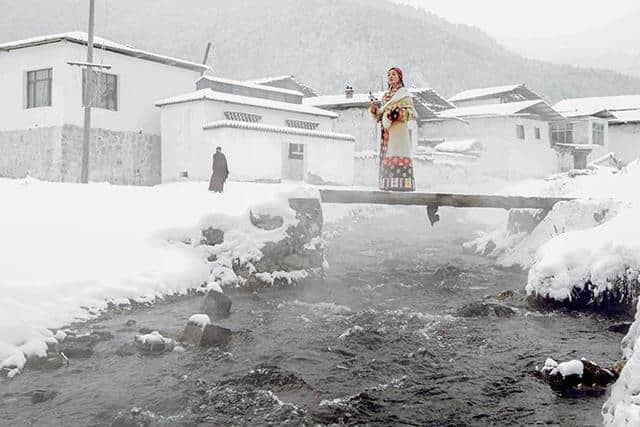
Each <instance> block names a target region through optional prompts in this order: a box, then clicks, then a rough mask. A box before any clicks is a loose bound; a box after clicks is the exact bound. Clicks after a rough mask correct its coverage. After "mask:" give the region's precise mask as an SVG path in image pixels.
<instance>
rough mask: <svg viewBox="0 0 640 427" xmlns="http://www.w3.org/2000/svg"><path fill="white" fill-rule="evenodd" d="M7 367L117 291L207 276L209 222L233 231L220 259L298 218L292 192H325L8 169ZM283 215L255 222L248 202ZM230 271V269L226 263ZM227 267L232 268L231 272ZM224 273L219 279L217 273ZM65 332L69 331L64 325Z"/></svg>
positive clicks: (2, 227) (248, 251)
mask: <svg viewBox="0 0 640 427" xmlns="http://www.w3.org/2000/svg"><path fill="white" fill-rule="evenodd" d="M0 194H2V208H1V209H0V370H2V369H4V370H5V371H7V372H9V373H10V374H11V375H15V374H16V373H17V372H19V370H20V369H21V368H22V367H23V365H24V363H25V356H29V355H41V356H42V355H45V352H46V348H47V346H46V343H47V342H52V343H53V342H55V341H56V337H54V334H53V332H52V329H53V330H54V331H55V330H56V329H58V328H61V327H62V326H64V325H67V324H69V323H70V322H74V321H78V320H86V319H89V318H92V317H94V316H96V315H97V314H98V313H99V311H100V310H101V309H104V308H105V307H106V306H107V304H108V302H109V301H112V302H116V303H124V302H129V300H136V301H152V300H154V299H155V298H157V297H161V296H163V295H167V294H175V293H183V292H186V291H187V290H188V289H191V288H195V287H199V286H201V285H202V284H204V283H207V282H209V284H210V286H209V287H211V288H218V286H219V285H220V284H224V277H222V278H220V277H218V276H217V275H216V271H213V272H211V271H210V268H209V265H208V263H207V257H208V256H209V255H210V254H211V252H212V249H210V248H208V247H203V246H200V247H198V246H197V244H198V243H199V241H200V239H201V230H202V229H203V228H207V227H208V226H213V227H215V228H218V229H221V230H223V231H224V232H225V237H224V240H225V241H224V243H223V244H222V245H218V246H215V247H214V249H215V252H216V253H217V255H218V256H219V260H218V266H219V267H225V268H227V267H228V269H229V270H230V267H231V260H232V259H233V258H234V257H240V258H242V259H245V260H246V259H251V258H252V257H259V256H260V252H259V250H260V248H261V247H262V245H263V244H264V243H265V242H266V241H269V240H271V241H276V240H279V239H280V238H282V237H283V236H284V230H285V229H286V228H287V227H288V226H289V225H291V224H293V223H294V222H295V217H294V214H295V213H294V211H293V210H291V209H290V208H289V206H288V203H287V199H288V198H289V197H292V196H295V197H302V196H310V197H317V191H316V190H314V189H312V188H310V187H303V188H300V187H298V186H297V185H269V184H248V183H233V182H232V183H229V184H228V186H227V188H226V191H225V193H224V194H214V193H210V192H208V191H207V183H193V182H184V183H175V184H166V185H160V186H156V187H130V186H113V185H109V184H100V183H92V184H88V185H80V184H69V183H65V184H61V183H50V182H41V181H38V180H33V179H30V178H27V179H22V180H9V179H0ZM250 209H253V210H254V212H259V213H263V212H264V211H266V212H268V213H272V214H278V215H282V216H283V217H284V221H285V224H284V226H283V227H281V228H280V229H276V230H272V231H264V230H260V229H258V228H256V227H254V226H252V225H251V223H250V220H249V210H250ZM223 273H228V271H227V270H224V269H223ZM223 276H224V274H223ZM215 282H218V283H215ZM58 337H62V335H58Z"/></svg>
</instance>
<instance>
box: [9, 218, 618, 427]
mask: <svg viewBox="0 0 640 427" xmlns="http://www.w3.org/2000/svg"><path fill="white" fill-rule="evenodd" d="M443 212H444V213H442V212H441V214H442V215H441V216H442V219H441V222H439V223H437V224H436V226H435V227H433V228H430V227H429V226H428V223H427V220H426V214H425V212H424V209H418V208H399V209H393V210H389V211H386V212H385V213H384V214H382V215H378V216H374V217H366V218H361V219H359V220H354V219H347V220H346V221H345V222H343V223H340V224H336V225H331V226H328V227H327V229H326V230H325V234H327V235H328V236H333V237H332V238H331V240H330V241H329V244H328V250H327V260H328V262H329V264H330V269H329V270H327V273H326V278H325V280H324V281H319V282H317V283H313V284H309V285H307V286H305V287H299V288H296V289H288V290H265V291H264V292H259V293H254V294H242V293H239V294H237V295H232V299H233V307H232V314H231V316H230V317H229V318H227V319H221V320H219V321H216V323H218V324H220V325H222V326H225V327H228V328H231V329H232V330H233V331H234V332H235V333H234V336H233V338H232V340H231V342H230V343H229V344H228V345H226V346H225V347H223V348H213V349H208V350H207V349H187V351H186V352H185V353H180V354H179V353H169V354H165V355H160V356H143V355H140V354H139V353H137V352H135V351H133V352H131V351H123V349H126V348H127V345H129V344H130V343H131V342H132V341H133V337H134V335H135V334H136V333H137V331H138V329H139V328H141V327H148V328H152V329H158V330H159V331H161V333H163V335H165V336H170V337H173V338H179V336H180V334H181V332H182V329H183V327H184V325H185V324H186V321H187V319H188V318H189V317H190V316H191V315H192V314H194V313H197V312H199V306H200V302H201V298H202V297H185V298H181V299H179V300H177V301H172V302H166V303H160V304H157V305H155V306H153V307H151V308H146V309H136V310H133V311H130V312H125V313H115V312H114V313H111V314H109V315H108V316H106V317H105V318H104V319H102V320H100V321H98V322H96V323H93V324H89V325H85V327H87V328H94V329H102V330H108V331H110V332H111V333H112V334H113V335H114V338H113V339H111V340H109V341H105V342H101V343H99V344H98V345H97V346H96V348H95V349H96V354H95V355H94V356H93V357H91V358H88V359H76V360H72V361H71V364H70V365H69V366H68V367H63V368H60V369H57V370H51V371H48V370H36V369H33V368H31V369H26V370H25V371H24V372H23V373H22V374H21V375H19V376H17V377H16V378H15V379H14V380H12V381H7V380H0V381H1V382H0V419H2V420H3V421H2V422H1V423H6V424H9V425H20V424H36V425H61V424H64V425H86V424H97V425H169V424H171V425H176V424H177V425H192V424H197V423H199V422H202V423H210V424H214V425H222V424H225V425H229V424H233V425H265V424H284V425H305V424H306V425H315V424H318V423H320V424H331V423H344V424H373V425H376V424H377V425H394V424H406V425H434V426H435V425H437V426H443V425H452V426H453V425H525V424H527V425H528V424H536V423H539V424H550V425H583V426H584V425H600V424H601V416H600V407H601V405H602V403H603V402H604V401H605V399H606V396H603V397H601V398H591V399H582V400H572V399H566V398H560V397H558V396H556V395H554V394H553V393H552V392H551V390H550V389H549V388H548V386H547V385H546V384H543V383H541V382H539V381H538V380H537V379H535V378H534V377H533V376H532V375H531V371H532V370H533V369H534V368H535V366H536V365H543V364H544V360H545V358H547V357H554V358H556V360H566V359H570V358H580V357H582V356H585V357H588V358H590V359H592V360H594V361H596V362H600V363H602V364H603V365H608V364H609V363H610V362H611V361H613V360H615V358H616V357H617V355H618V347H619V340H620V336H619V335H615V334H613V333H611V332H608V331H607V327H608V326H609V325H610V324H611V321H609V320H606V319H602V318H598V317H593V316H582V315H574V314H566V313H561V312H557V313H552V314H542V313H537V312H532V311H531V310H530V309H529V308H528V307H527V305H526V304H525V303H524V298H523V295H522V294H521V291H522V289H523V288H524V285H525V283H526V274H525V273H523V272H518V271H505V270H501V269H498V268H496V267H494V266H493V265H492V262H491V261H490V260H487V259H483V258H480V257H476V256H471V255H464V254H463V253H462V250H461V247H460V244H461V242H463V241H465V240H466V239H469V238H470V237H471V235H472V233H473V231H474V230H476V229H477V224H472V223H470V222H468V221H467V220H465V221H462V219H463V218H466V219H468V218H469V216H468V215H463V214H462V213H460V211H454V210H453V209H450V210H443ZM505 289H510V290H513V291H514V292H515V294H516V295H515V296H514V297H513V298H511V299H509V300H507V301H506V302H505V304H506V305H508V306H510V307H511V308H513V309H514V310H515V311H516V313H515V315H514V316H512V317H508V318H496V317H493V316H488V317H486V316H484V317H460V316H458V314H457V313H458V310H459V309H460V308H461V307H463V306H464V305H466V304H468V303H472V302H476V301H481V300H483V299H484V298H485V296H487V295H496V294H497V293H499V292H500V291H502V290H505ZM130 320H135V321H136V324H135V326H126V324H127V321H130ZM34 389H51V390H55V391H56V392H57V393H58V394H57V396H56V397H55V398H54V399H52V400H50V401H47V402H43V403H39V404H33V403H32V402H31V398H30V392H31V391H32V390H34ZM132 408H138V409H135V410H134V411H133V413H132ZM86 414H91V415H90V418H89V419H87V418H86V416H87V415H86Z"/></svg>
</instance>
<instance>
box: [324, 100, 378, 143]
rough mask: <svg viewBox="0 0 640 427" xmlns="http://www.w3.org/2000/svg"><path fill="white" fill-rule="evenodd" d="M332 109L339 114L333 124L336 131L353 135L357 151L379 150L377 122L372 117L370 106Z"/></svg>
mask: <svg viewBox="0 0 640 427" xmlns="http://www.w3.org/2000/svg"><path fill="white" fill-rule="evenodd" d="M332 111H333V112H335V113H337V114H339V117H338V118H337V119H336V120H335V123H334V125H333V129H334V131H335V132H338V133H346V134H349V135H353V136H354V137H355V139H356V142H355V150H356V151H365V150H375V151H377V150H378V145H379V142H378V139H377V137H376V135H377V133H376V126H377V124H376V122H375V121H374V120H373V119H372V118H371V113H369V109H368V108H364V107H353V108H345V109H340V110H338V109H336V110H332Z"/></svg>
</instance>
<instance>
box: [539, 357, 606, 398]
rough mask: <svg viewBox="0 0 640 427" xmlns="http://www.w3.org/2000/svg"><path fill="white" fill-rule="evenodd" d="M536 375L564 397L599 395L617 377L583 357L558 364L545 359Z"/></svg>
mask: <svg viewBox="0 0 640 427" xmlns="http://www.w3.org/2000/svg"><path fill="white" fill-rule="evenodd" d="M536 375H537V376H538V377H539V378H541V379H542V380H543V381H544V382H546V383H547V384H549V386H550V387H551V389H552V390H553V391H555V392H556V393H558V394H560V395H561V396H566V397H583V396H600V395H602V394H603V393H604V392H605V391H606V387H607V385H609V384H610V383H612V382H613V381H615V380H616V378H617V377H618V375H617V374H615V373H614V372H612V371H610V370H608V369H604V368H601V367H600V366H599V365H598V364H596V363H594V362H592V361H590V360H587V359H585V358H582V359H581V360H571V361H568V362H563V363H560V364H558V363H557V362H556V361H555V360H553V359H547V361H546V362H545V365H544V367H542V369H537V368H536Z"/></svg>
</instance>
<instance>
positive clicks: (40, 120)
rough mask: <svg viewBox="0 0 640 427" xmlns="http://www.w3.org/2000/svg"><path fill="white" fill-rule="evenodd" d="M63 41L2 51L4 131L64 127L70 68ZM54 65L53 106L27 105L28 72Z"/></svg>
mask: <svg viewBox="0 0 640 427" xmlns="http://www.w3.org/2000/svg"><path fill="white" fill-rule="evenodd" d="M61 45H62V44H61V43H55V44H48V45H42V46H35V47H32V48H25V49H17V50H12V51H9V52H2V51H0V131H10V130H21V129H31V128H35V127H52V126H62V124H63V121H64V107H65V98H66V97H67V96H68V94H67V93H66V88H67V85H68V84H67V81H66V79H67V78H68V75H67V74H66V72H67V71H69V70H68V68H70V67H69V65H67V63H66V60H67V58H66V55H65V52H64V49H62V48H61ZM43 68H53V80H52V88H51V91H52V93H51V106H50V107H38V108H25V107H26V104H27V102H26V97H27V94H26V92H27V89H26V87H27V82H26V79H27V71H33V70H39V69H43Z"/></svg>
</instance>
